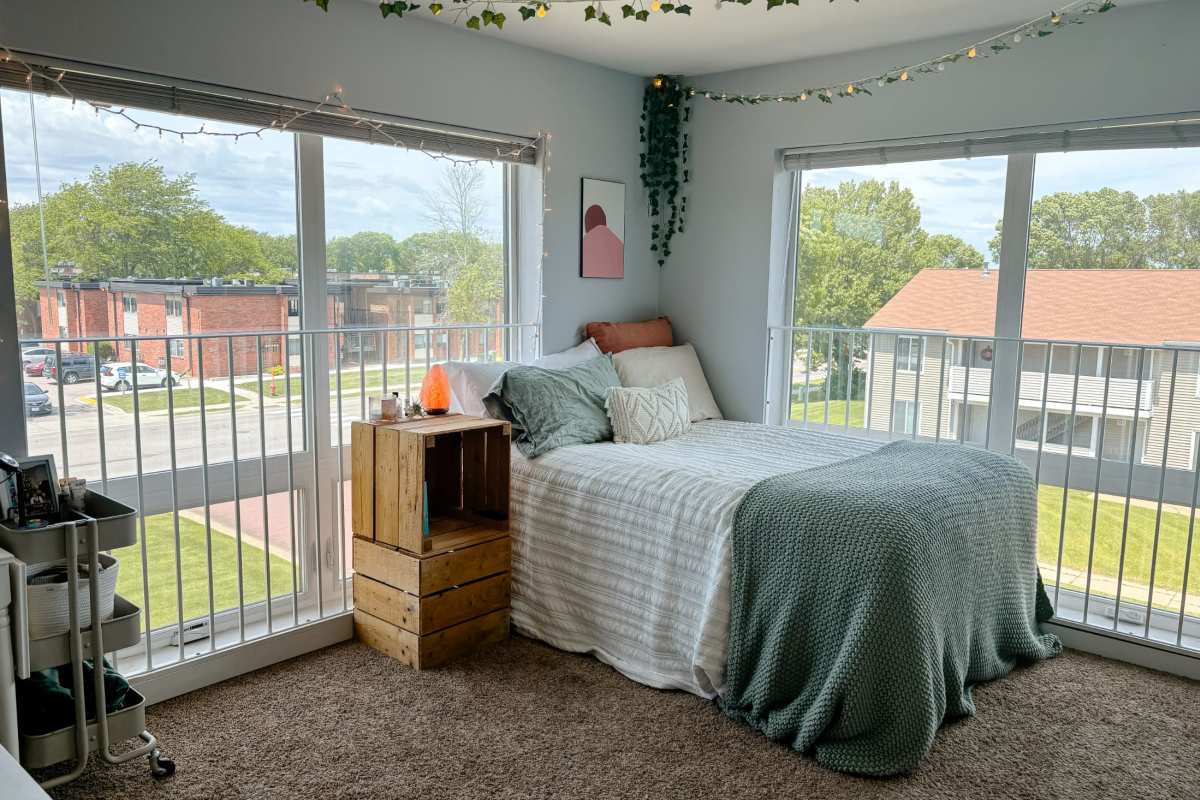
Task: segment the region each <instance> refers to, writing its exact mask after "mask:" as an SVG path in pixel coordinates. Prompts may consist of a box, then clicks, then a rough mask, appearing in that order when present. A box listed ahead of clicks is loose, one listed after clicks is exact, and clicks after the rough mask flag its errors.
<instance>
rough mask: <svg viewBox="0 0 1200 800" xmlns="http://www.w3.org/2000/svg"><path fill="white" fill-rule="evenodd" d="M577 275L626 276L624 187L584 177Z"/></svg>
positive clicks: (617, 182)
mask: <svg viewBox="0 0 1200 800" xmlns="http://www.w3.org/2000/svg"><path fill="white" fill-rule="evenodd" d="M582 199H583V202H582V208H581V211H582V219H581V223H582V225H581V231H582V236H583V241H582V244H581V246H580V258H579V274H580V276H582V277H584V278H624V277H625V184H623V183H621V182H619V181H606V180H600V179H598V178H584V179H583V187H582Z"/></svg>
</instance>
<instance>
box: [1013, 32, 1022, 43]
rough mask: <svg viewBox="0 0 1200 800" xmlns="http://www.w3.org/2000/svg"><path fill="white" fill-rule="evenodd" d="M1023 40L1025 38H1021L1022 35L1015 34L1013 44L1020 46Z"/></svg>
mask: <svg viewBox="0 0 1200 800" xmlns="http://www.w3.org/2000/svg"><path fill="white" fill-rule="evenodd" d="M1023 38H1025V37H1023V36H1021V34H1019V33H1014V34H1013V44H1020V43H1021V39H1023Z"/></svg>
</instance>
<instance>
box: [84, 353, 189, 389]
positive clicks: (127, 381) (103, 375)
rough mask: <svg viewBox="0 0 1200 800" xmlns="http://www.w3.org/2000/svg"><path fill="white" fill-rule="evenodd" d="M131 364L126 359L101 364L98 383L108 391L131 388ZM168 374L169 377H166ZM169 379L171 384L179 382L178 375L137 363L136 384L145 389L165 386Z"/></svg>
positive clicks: (174, 384)
mask: <svg viewBox="0 0 1200 800" xmlns="http://www.w3.org/2000/svg"><path fill="white" fill-rule="evenodd" d="M133 367H134V365H133V364H130V363H129V362H128V361H118V362H115V363H112V364H103V365H101V367H100V385H101V386H102V387H103V388H105V389H108V390H109V391H114V390H119V391H122V392H124V391H128V390H130V389H132V388H133ZM168 376H169V377H168ZM168 380H170V382H171V385H172V386H176V385H178V384H179V375H177V374H171V373H169V372H167V371H166V370H165V369H159V368H158V367H152V366H150V365H149V364H138V365H137V386H138V388H139V389H145V388H147V387H150V386H166V385H167V381H168Z"/></svg>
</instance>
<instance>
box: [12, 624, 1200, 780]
mask: <svg viewBox="0 0 1200 800" xmlns="http://www.w3.org/2000/svg"><path fill="white" fill-rule="evenodd" d="M976 698H977V703H978V716H977V717H976V718H974V719H968V720H965V721H963V722H960V723H956V724H953V725H950V726H948V727H946V728H943V730H942V731H941V732H940V733H939V735H938V737H937V741H936V743H935V744H934V747H933V751H932V752H931V753H930V754H929V757H928V758H927V759H926V760H925V762H924V763H923V764H922V766H921V767H920V768H919V769H918V771H917V772H916V773H915V774H913V775H911V776H908V777H903V778H894V779H890V780H876V779H863V778H854V777H850V776H846V775H840V774H837V773H834V772H830V771H829V770H826V769H824V768H823V767H820V766H818V765H817V764H816V763H815V762H814V761H813V760H812V759H810V758H807V757H804V756H801V755H797V754H795V753H793V752H791V751H790V750H787V749H785V748H783V747H780V746H777V745H774V744H772V743H770V742H768V741H767V740H766V739H764V738H763V737H762V736H760V735H759V734H756V733H754V732H752V731H750V730H749V729H747V728H745V727H742V726H741V725H738V724H736V723H734V722H732V721H730V720H728V719H727V718H725V717H724V716H723V715H722V714H721V713H720V712H719V711H718V710H717V709H716V707H715V706H714V705H713V704H711V703H707V702H705V701H703V700H700V699H699V698H696V697H693V696H691V695H688V694H684V693H682V692H664V691H658V690H654V689H649V688H646V687H644V686H641V685H639V684H636V683H633V682H632V681H630V680H628V679H626V678H624V677H622V676H621V675H619V674H618V673H616V672H614V671H613V670H612V669H610V668H609V667H607V666H605V665H603V664H601V663H600V662H598V661H596V660H594V659H592V658H588V657H585V656H579V655H570V654H566V653H562V652H559V651H557V650H553V649H551V648H549V647H546V646H544V645H541V644H539V643H535V642H532V641H529V640H527V639H521V638H516V639H513V640H511V641H509V642H507V643H505V644H502V645H499V646H496V647H494V648H491V649H489V650H486V651H483V652H481V653H480V654H478V655H476V656H474V657H473V658H470V659H467V660H465V661H462V662H460V663H458V664H455V665H454V666H452V667H448V668H444V669H441V670H435V671H429V672H422V673H416V672H412V671H410V670H408V669H407V668H405V667H402V666H400V665H399V664H397V663H396V662H394V661H391V660H389V659H388V658H386V657H384V656H382V655H380V654H378V653H376V652H374V651H372V650H369V649H368V648H366V647H365V646H363V645H360V644H356V643H347V644H343V645H338V646H336V647H332V648H329V649H327V650H324V651H321V652H318V653H314V654H312V655H309V656H305V657H303V658H299V659H296V660H293V661H290V662H287V663H284V664H279V665H276V666H274V667H271V668H268V669H264V670H262V671H259V672H255V673H252V674H249V675H245V676H242V677H240V678H237V679H234V680H231V681H228V682H226V683H223V684H220V685H218V686H213V687H210V688H208V689H204V690H201V691H198V692H194V693H193V694H190V695H187V696H185V697H180V698H177V699H175V700H172V701H169V702H166V703H162V704H160V705H159V706H157V707H155V708H154V709H152V710H151V712H150V714H149V717H150V722H149V724H150V727H151V730H152V731H153V732H154V733H155V734H156V735H157V736H159V737H160V739H161V740H162V742H163V746H164V748H165V749H166V750H167V751H168V752H169V754H170V755H172V756H174V757H175V758H176V759H177V760H178V765H179V771H178V773H177V774H176V776H175V777H174V778H171V779H169V780H166V781H163V782H155V781H154V780H153V779H152V778H151V777H150V776H149V772H148V770H147V769H146V768H145V761H144V760H139V761H137V762H134V763H130V764H126V765H123V766H118V767H108V766H104V767H99V766H97V767H89V770H88V772H87V773H86V774H85V775H84V776H83V777H82V778H81V779H80V780H79V781H77V782H76V783H74V784H72V785H70V786H68V787H64V788H63V789H60V790H58V792H57V796H59V797H63V798H68V797H69V798H122V800H140V798H197V799H199V800H215V799H216V798H317V799H319V800H324V798H380V799H382V798H455V799H457V798H486V800H498V799H499V798H525V797H530V798H532V797H538V798H540V797H554V798H588V800H592V798H617V797H619V798H655V799H657V798H676V797H678V798H698V797H712V798H735V797H762V798H774V797H797V798H821V799H822V800H824V799H825V798H876V797H887V798H893V797H905V798H909V797H911V798H965V797H989V798H991V797H996V798H1008V797H1021V798H1025V797H1028V798H1074V797H1080V798H1107V797H1112V798H1196V797H1200V684H1197V683H1193V682H1190V681H1186V680H1183V679H1180V678H1175V677H1172V676H1169V675H1163V674H1159V673H1155V672H1150V671H1147V670H1144V669H1140V668H1138V667H1133V666H1129V665H1126V664H1121V663H1117V662H1113V661H1106V660H1103V659H1100V658H1096V657H1093V656H1088V655H1083V654H1080V653H1075V652H1067V653H1064V654H1063V656H1062V657H1060V658H1058V659H1056V660H1054V661H1050V662H1047V663H1044V664H1040V665H1038V666H1035V667H1031V668H1026V669H1021V670H1018V671H1017V672H1015V673H1014V674H1013V675H1011V676H1010V677H1008V678H1007V679H1004V680H1001V681H999V682H996V683H993V684H990V685H986V686H981V687H979V688H978V689H977V690H976ZM0 794H2V793H0Z"/></svg>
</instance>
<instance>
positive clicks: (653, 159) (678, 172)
mask: <svg viewBox="0 0 1200 800" xmlns="http://www.w3.org/2000/svg"><path fill="white" fill-rule="evenodd" d="M691 97H692V93H691V92H689V91H688V90H687V89H685V88H684V87H683V86H682V85H681V84H680V83H679V80H678V78H675V77H672V76H667V75H657V76H655V77H654V78H651V79H650V80H649V81H648V82H647V83H646V93H645V95H643V97H642V124H641V127H640V129H639V132H638V138H639V140H640V141H641V143H642V154H641V169H642V185H643V186H645V187H646V194H647V201H648V203H649V207H650V220H651V223H650V250H651V251H652V252H654V253H655V254H656V256H657V259H658V266H660V267H661V266H663V265H664V264H665V263H666V262H667V259H668V258H670V256H671V238H672V237H673V236H674V235H675V234H676V233H682V232H683V227H684V218H685V217H686V216H687V197H686V196H685V195H684V193H683V187H684V185H685V184H687V183H688V180H689V175H688V171H689V169H690V168H689V167H688V133H687V123H688V121H689V120H690V118H691V113H692V109H691V102H690V101H691Z"/></svg>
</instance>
